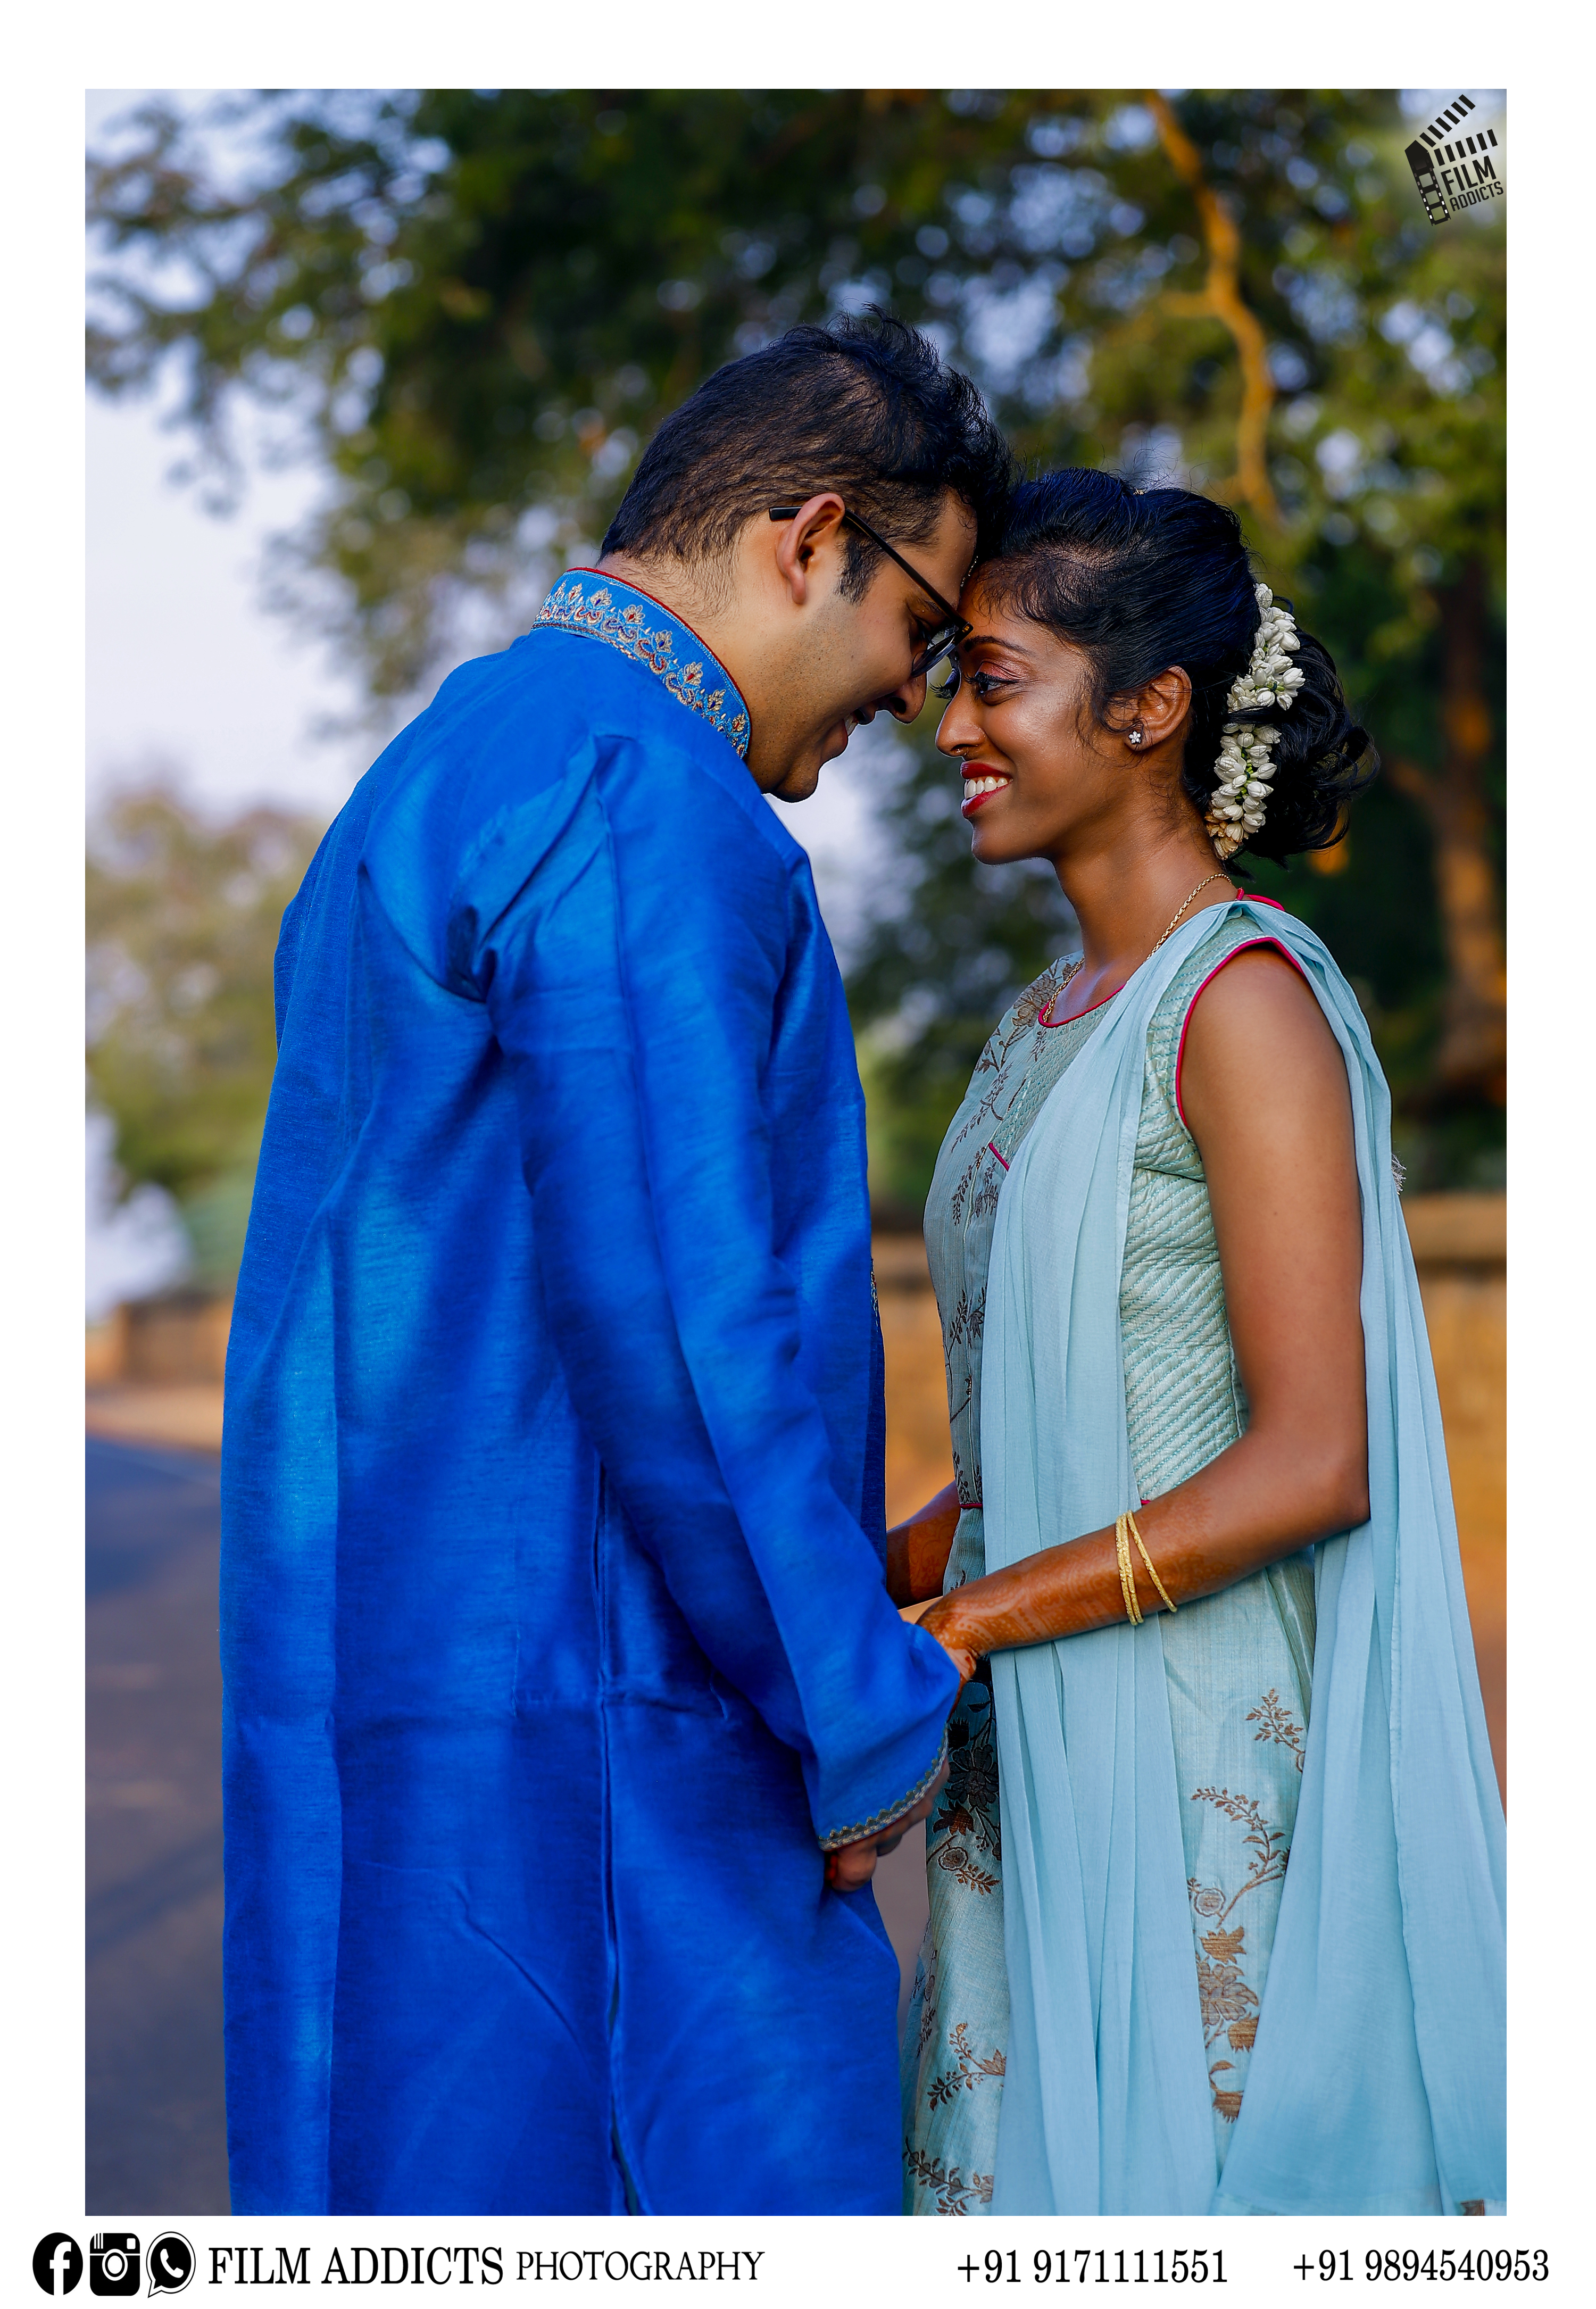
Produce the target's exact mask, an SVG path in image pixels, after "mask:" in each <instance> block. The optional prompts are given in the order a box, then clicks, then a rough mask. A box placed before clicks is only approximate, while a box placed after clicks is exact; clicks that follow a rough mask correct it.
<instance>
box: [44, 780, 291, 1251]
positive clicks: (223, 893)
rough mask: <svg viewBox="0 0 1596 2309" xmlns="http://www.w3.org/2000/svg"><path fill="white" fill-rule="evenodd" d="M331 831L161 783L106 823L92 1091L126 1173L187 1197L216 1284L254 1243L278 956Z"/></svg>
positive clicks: (123, 804)
mask: <svg viewBox="0 0 1596 2309" xmlns="http://www.w3.org/2000/svg"><path fill="white" fill-rule="evenodd" d="M320 834H321V828H320V826H318V825H316V824H315V823H314V822H313V821H312V820H310V819H308V818H304V817H296V816H293V815H291V814H290V813H289V812H287V811H284V810H280V809H250V810H246V811H245V812H243V813H242V814H241V815H239V816H237V817H234V818H232V819H230V820H228V821H225V822H223V823H220V824H213V823H211V822H210V821H209V820H207V819H206V818H204V817H201V816H200V815H199V814H198V813H197V812H195V811H194V810H193V809H190V808H188V807H187V806H186V805H185V803H184V802H183V801H182V800H180V799H179V798H178V796H177V793H176V792H175V791H173V789H172V788H171V787H170V786H169V785H168V784H164V783H151V784H149V785H146V786H144V787H143V788H142V789H141V790H139V791H130V792H126V793H123V794H119V795H117V796H116V798H115V799H114V800H111V801H110V802H109V803H108V805H107V807H106V808H105V809H104V810H103V811H102V812H101V813H100V814H99V817H97V819H96V821H95V823H94V825H93V827H92V829H91V842H90V853H89V886H88V918H89V1005H88V1031H89V1085H90V1094H91V1098H92V1099H93V1101H94V1103H96V1105H98V1106H99V1107H100V1108H101V1109H102V1110H103V1111H105V1112H106V1113H107V1114H108V1115H109V1116H110V1118H111V1120H112V1121H113V1122H114V1123H115V1125H116V1161H117V1167H118V1168H119V1170H120V1171H121V1172H122V1173H123V1176H124V1178H125V1180H127V1181H128V1182H129V1183H130V1184H133V1183H138V1182H140V1181H143V1180H151V1181H152V1182H153V1183H154V1184H155V1185H157V1186H160V1187H164V1188H165V1189H167V1191H168V1193H169V1194H170V1195H172V1196H173V1197H174V1198H175V1199H176V1201H177V1207H178V1210H179V1212H180V1214H181V1215H182V1218H183V1222H184V1224H185V1229H186V1231H187V1232H188V1235H189V1239H190V1241H191V1243H192V1245H193V1248H194V1267H195V1271H196V1275H197V1277H198V1279H199V1280H201V1281H202V1282H204V1283H208V1284H213V1285H218V1286H225V1285H226V1284H229V1283H230V1282H231V1280H232V1277H233V1276H234V1274H235V1273H236V1272H237V1262H238V1255H239V1252H240V1251H241V1250H242V1249H243V1243H244V1226H245V1222H246V1218H247V1216H248V1211H249V1197H250V1192H251V1189H252V1188H253V1184H254V1168H255V1158H256V1155H257V1153H258V1151H259V1147H260V1137H261V1126H262V1124H263V1121H264V1120H265V1113H266V1100H267V1096H268V1094H269V1093H270V1090H271V1086H272V1068H273V1065H274V1064H275V1062H276V1056H277V1052H276V1041H275V1036H274V1033H273V1013H272V954H273V951H274V949H275V947H276V943H277V933H278V928H279V925H280V921H281V919H282V912H283V908H284V907H285V906H286V905H287V904H288V902H289V898H290V897H292V895H293V894H294V891H295V890H296V888H297V887H298V884H299V881H300V879H301V878H302V877H303V875H304V872H305V869H306V865H307V864H308V863H309V861H310V857H311V854H312V852H313V851H314V850H315V844H316V843H317V841H318V839H319V838H320Z"/></svg>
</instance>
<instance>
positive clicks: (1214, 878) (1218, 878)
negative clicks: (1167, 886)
mask: <svg viewBox="0 0 1596 2309" xmlns="http://www.w3.org/2000/svg"><path fill="white" fill-rule="evenodd" d="M1228 881H1229V875H1228V874H1204V875H1203V879H1202V880H1201V881H1200V882H1199V883H1198V885H1197V889H1196V890H1188V891H1187V892H1186V895H1185V897H1184V898H1182V900H1181V901H1180V904H1178V906H1177V907H1176V909H1175V912H1173V914H1171V916H1170V917H1169V929H1168V930H1166V931H1165V932H1164V936H1163V938H1160V940H1159V942H1158V946H1155V947H1153V948H1152V952H1151V953H1150V954H1149V955H1148V957H1147V959H1148V960H1149V962H1151V961H1152V956H1153V955H1155V954H1156V953H1157V952H1158V947H1159V946H1162V945H1163V944H1164V941H1165V939H1167V938H1171V937H1172V936H1173V935H1174V931H1175V925H1176V923H1177V922H1178V921H1179V920H1180V917H1181V915H1182V914H1184V913H1185V912H1186V908H1187V907H1188V906H1189V905H1190V904H1191V902H1192V900H1193V899H1194V898H1195V896H1196V895H1197V890H1205V889H1206V888H1207V887H1208V885H1209V884H1210V882H1228Z"/></svg>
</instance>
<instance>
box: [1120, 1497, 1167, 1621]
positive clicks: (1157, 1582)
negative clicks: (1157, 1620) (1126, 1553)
mask: <svg viewBox="0 0 1596 2309" xmlns="http://www.w3.org/2000/svg"><path fill="white" fill-rule="evenodd" d="M1125 1519H1126V1523H1127V1525H1128V1526H1130V1531H1131V1535H1132V1537H1133V1538H1134V1541H1135V1543H1136V1545H1137V1546H1138V1547H1139V1548H1140V1549H1141V1551H1142V1561H1143V1563H1144V1564H1145V1565H1146V1566H1147V1576H1148V1578H1150V1579H1151V1580H1152V1584H1153V1586H1154V1587H1156V1588H1157V1589H1158V1592H1159V1594H1160V1596H1162V1597H1163V1599H1164V1602H1165V1603H1166V1604H1168V1605H1169V1609H1170V1611H1171V1612H1173V1611H1174V1610H1175V1609H1176V1608H1177V1606H1176V1603H1175V1598H1174V1597H1173V1596H1171V1595H1170V1593H1169V1589H1168V1588H1167V1587H1165V1585H1164V1583H1163V1581H1162V1580H1161V1579H1160V1578H1159V1576H1158V1573H1157V1572H1156V1571H1155V1570H1153V1566H1152V1556H1151V1555H1149V1554H1148V1552H1147V1542H1146V1541H1145V1540H1144V1539H1143V1536H1142V1533H1141V1528H1140V1526H1139V1525H1138V1524H1137V1522H1136V1518H1135V1517H1134V1515H1127V1516H1126V1518H1125Z"/></svg>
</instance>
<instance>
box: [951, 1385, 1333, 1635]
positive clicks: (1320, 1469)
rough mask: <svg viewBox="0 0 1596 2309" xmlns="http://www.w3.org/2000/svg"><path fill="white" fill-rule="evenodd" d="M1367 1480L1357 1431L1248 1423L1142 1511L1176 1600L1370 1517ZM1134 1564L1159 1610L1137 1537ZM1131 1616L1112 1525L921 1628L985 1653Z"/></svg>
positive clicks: (958, 1592)
mask: <svg viewBox="0 0 1596 2309" xmlns="http://www.w3.org/2000/svg"><path fill="white" fill-rule="evenodd" d="M1367 1511H1368V1509H1367V1454H1366V1451H1365V1449H1364V1446H1363V1444H1362V1440H1361V1438H1357V1439H1348V1440H1347V1441H1346V1442H1345V1443H1344V1444H1342V1443H1336V1444H1332V1445H1325V1444H1324V1443H1322V1442H1321V1443H1318V1444H1317V1445H1316V1444H1315V1443H1314V1442H1313V1441H1312V1440H1305V1439H1304V1438H1302V1437H1300V1436H1295V1437H1291V1436H1287V1437H1274V1436H1271V1435H1269V1434H1268V1433H1259V1432H1257V1431H1249V1432H1248V1433H1247V1434H1246V1435H1244V1436H1242V1437H1241V1439H1240V1440H1239V1441H1238V1442H1236V1443H1233V1444H1232V1445H1231V1446H1230V1448H1229V1450H1228V1451H1224V1452H1221V1455H1220V1457H1218V1458H1217V1459H1214V1460H1212V1462H1211V1463H1210V1464H1209V1466H1206V1467H1204V1468H1203V1470H1202V1471H1201V1473H1200V1474H1195V1475H1194V1476H1192V1477H1191V1479H1190V1480H1189V1481H1188V1482H1186V1483H1182V1484H1180V1485H1179V1486H1178V1488H1177V1489H1176V1490H1174V1491H1172V1492H1165V1493H1164V1495H1163V1496H1162V1497H1161V1498H1160V1499H1157V1500H1151V1501H1149V1503H1148V1504H1147V1506H1145V1507H1143V1508H1138V1509H1137V1511H1136V1524H1137V1527H1138V1529H1139V1530H1140V1532H1141V1534H1142V1536H1143V1540H1144V1541H1145V1542H1146V1544H1147V1551H1148V1553H1149V1554H1150V1555H1151V1556H1152V1561H1153V1564H1154V1566H1155V1567H1156V1569H1157V1571H1158V1575H1159V1578H1160V1580H1161V1581H1162V1583H1163V1585H1164V1587H1166V1588H1167V1589H1168V1591H1169V1596H1170V1598H1171V1599H1172V1601H1173V1602H1174V1604H1176V1606H1177V1607H1178V1606H1179V1605H1180V1604H1185V1603H1188V1602H1194V1601H1195V1600H1196V1598H1197V1597H1199V1596H1213V1595H1217V1594H1218V1593H1219V1592H1220V1590H1221V1588H1224V1587H1231V1586H1233V1585H1234V1584H1235V1582H1236V1581H1237V1580H1238V1579H1245V1578H1247V1577H1249V1575H1250V1574H1251V1573H1253V1572H1255V1571H1260V1570H1263V1569H1264V1566H1265V1565H1266V1564H1270V1563H1275V1562H1278V1561H1280V1560H1281V1557H1283V1556H1287V1555H1292V1554H1295V1553H1296V1552H1297V1551H1298V1549H1299V1548H1302V1547H1305V1546H1306V1545H1307V1544H1308V1542H1309V1541H1310V1540H1316V1539H1323V1538H1324V1537H1325V1536H1327V1535H1329V1534H1330V1533H1332V1532H1334V1531H1345V1530H1347V1529H1348V1528H1349V1527H1350V1526H1352V1525H1355V1524H1358V1523H1360V1522H1362V1520H1363V1519H1364V1518H1365V1516H1366V1515H1367ZM1131 1566H1132V1571H1133V1575H1134V1582H1135V1594H1136V1602H1137V1606H1138V1608H1139V1609H1140V1611H1141V1612H1142V1613H1143V1614H1146V1613H1152V1612H1155V1611H1162V1610H1163V1608H1164V1605H1163V1603H1162V1601H1161V1600H1160V1596H1159V1593H1158V1590H1157V1588H1156V1587H1154V1585H1153V1583H1152V1578H1150V1576H1149V1574H1148V1570H1147V1567H1146V1565H1145V1563H1144V1562H1143V1560H1142V1557H1141V1554H1140V1552H1138V1550H1137V1548H1136V1546H1135V1544H1134V1540H1133V1541H1132V1543H1131ZM1126 1616H1127V1614H1126V1604H1125V1593H1124V1589H1123V1587H1122V1585H1121V1580H1120V1570H1119V1560H1118V1554H1117V1548H1116V1545H1115V1535H1114V1527H1113V1526H1112V1525H1109V1526H1107V1527H1106V1528H1104V1529H1103V1530H1101V1531H1094V1532H1087V1533H1085V1534H1084V1535H1083V1536H1082V1537H1081V1538H1079V1539H1072V1540H1067V1541H1066V1542H1065V1544H1063V1545H1062V1546H1060V1547H1049V1548H1045V1549H1044V1550H1043V1551H1042V1552H1041V1553H1040V1554H1038V1555H1032V1556H1028V1557H1027V1558H1026V1559H1025V1560H1024V1561H1023V1562H1021V1563H1015V1564H1012V1565H1010V1566H1009V1568H1008V1569H1007V1570H1003V1571H996V1572H988V1574H987V1576H986V1577H985V1578H981V1579H972V1580H970V1581H967V1582H966V1584H965V1585H964V1586H963V1587H958V1588H955V1589H954V1590H953V1593H952V1594H951V1595H948V1596H941V1597H939V1598H938V1599H937V1601H936V1602H935V1603H933V1604H931V1605H930V1606H929V1607H928V1608H927V1610H926V1611H925V1612H924V1613H922V1614H921V1615H920V1625H921V1626H922V1627H923V1628H926V1629H927V1630H929V1631H930V1632H931V1633H932V1634H933V1635H935V1636H936V1637H937V1639H939V1640H940V1641H941V1642H942V1643H944V1644H945V1645H946V1646H947V1647H948V1648H949V1649H950V1650H955V1651H960V1652H964V1653H974V1654H976V1655H977V1656H980V1655H982V1654H985V1653H988V1652H994V1651H1008V1650H1012V1649H1014V1647H1017V1646H1020V1645H1023V1644H1039V1643H1046V1642H1048V1641H1050V1640H1051V1639H1054V1638H1056V1637H1059V1636H1075V1635H1083V1634H1085V1633H1087V1632H1088V1631H1089V1630H1091V1629H1093V1628H1106V1627H1111V1626H1112V1625H1113V1624H1114V1622H1115V1621H1118V1620H1123V1619H1125V1618H1126Z"/></svg>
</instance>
